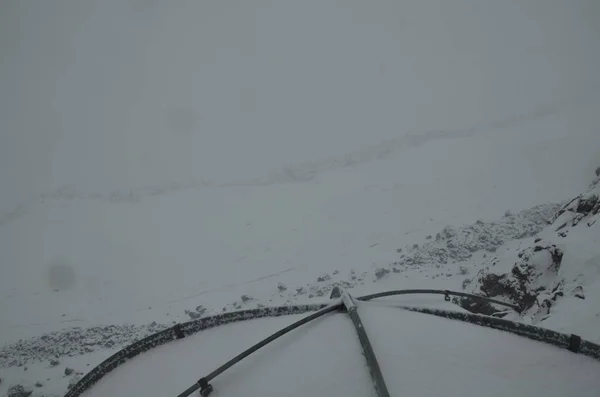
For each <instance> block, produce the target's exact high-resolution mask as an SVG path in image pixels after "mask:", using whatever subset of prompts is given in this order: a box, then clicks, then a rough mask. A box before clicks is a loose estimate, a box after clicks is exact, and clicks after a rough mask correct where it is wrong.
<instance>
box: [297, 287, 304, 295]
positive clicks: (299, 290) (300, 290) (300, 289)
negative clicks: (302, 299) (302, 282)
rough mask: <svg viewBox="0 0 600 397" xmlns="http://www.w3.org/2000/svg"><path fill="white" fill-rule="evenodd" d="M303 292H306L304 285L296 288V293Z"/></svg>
mask: <svg viewBox="0 0 600 397" xmlns="http://www.w3.org/2000/svg"><path fill="white" fill-rule="evenodd" d="M305 293H306V290H305V289H304V287H300V288H296V294H298V295H304V294H305Z"/></svg>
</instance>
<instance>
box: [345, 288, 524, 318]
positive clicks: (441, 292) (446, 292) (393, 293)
mask: <svg viewBox="0 0 600 397" xmlns="http://www.w3.org/2000/svg"><path fill="white" fill-rule="evenodd" d="M410 294H438V295H444V297H446V300H450V299H449V297H450V296H461V297H463V298H471V299H476V300H480V301H484V302H490V303H495V304H497V305H501V306H505V307H510V308H511V309H513V310H514V311H516V312H517V313H519V314H520V313H521V312H522V311H523V310H522V308H521V307H519V306H517V305H513V304H510V303H506V302H502V301H499V300H497V299H492V298H488V297H486V296H481V295H473V294H467V293H465V292H458V291H449V290H443V289H401V290H394V291H384V292H378V293H376V294H370V295H365V296H361V297H358V298H356V299H358V300H359V301H369V300H372V299H376V298H384V297H386V296H396V295H410Z"/></svg>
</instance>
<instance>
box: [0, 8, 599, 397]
mask: <svg viewBox="0 0 600 397" xmlns="http://www.w3.org/2000/svg"><path fill="white" fill-rule="evenodd" d="M599 15H600V9H599V8H598V4H597V2H594V1H590V0H576V1H566V0H524V1H514V2H513V1H503V2H497V1H491V0H489V1H482V0H452V1H448V0H432V1H427V2H423V1H420V0H406V1H402V2H397V1H389V0H376V1H373V2H369V3H368V4H367V3H366V2H362V1H358V0H348V1H344V2H339V1H333V0H309V1H302V2H297V1H296V2H294V1H278V2H269V1H266V0H253V1H242V0H231V1H228V2H225V3H223V2H218V4H217V2H197V1H191V0H174V1H170V2H168V4H167V3H166V2H157V1H138V0H127V1H125V0H106V1H102V2H93V1H82V0H79V1H75V0H56V1H52V2H35V1H27V0H22V1H16V0H8V1H5V2H3V3H2V5H0V49H1V50H2V51H1V53H2V56H1V57H0V183H1V185H0V186H2V187H3V188H2V190H1V191H0V346H4V347H1V348H0V349H1V350H0V367H2V368H0V378H2V379H3V380H4V381H3V382H2V383H0V393H3V392H4V391H5V390H6V388H7V387H8V384H9V383H12V382H20V381H27V380H30V381H32V382H35V381H37V380H40V381H44V379H46V378H48V377H50V379H52V380H51V381H50V382H54V381H55V380H54V376H52V375H48V376H46V374H57V373H59V372H57V371H63V370H64V368H63V367H64V365H69V363H70V362H71V361H70V360H76V361H77V363H79V364H78V365H79V366H78V367H77V368H75V369H76V370H77V371H81V372H85V371H86V368H87V366H86V365H87V364H91V365H94V364H96V363H98V362H99V361H101V360H102V359H103V358H104V357H106V356H107V354H109V352H111V351H113V350H112V349H116V348H118V347H120V346H122V345H123V344H125V343H129V342H130V341H131V340H133V339H135V338H138V337H140V336H142V335H146V334H148V333H151V332H154V331H155V330H157V329H160V328H161V327H165V326H168V325H170V324H171V323H172V322H173V321H177V322H179V321H184V320H187V319H189V318H190V317H192V316H197V315H206V314H210V313H216V312H220V311H222V310H232V309H236V308H243V307H244V308H245V307H256V306H257V305H269V304H282V303H286V302H292V301H294V302H296V301H309V300H323V299H324V298H325V297H326V296H327V295H328V293H329V291H330V288H331V286H332V284H334V283H336V282H337V283H342V284H344V285H346V286H348V287H353V288H354V290H355V291H356V293H357V294H359V293H361V292H370V291H373V290H381V289H383V288H402V287H434V288H452V289H460V288H461V287H462V286H463V283H464V280H465V279H472V278H473V277H474V276H475V274H477V272H478V271H479V270H480V268H481V264H484V265H486V266H487V264H486V263H487V261H488V260H492V258H493V256H492V255H490V251H491V250H492V248H493V250H497V252H498V255H496V256H500V254H502V253H503V252H505V251H506V252H507V256H506V258H509V255H513V254H512V253H514V255H516V253H517V251H518V250H519V245H521V246H522V248H525V247H526V246H527V245H528V244H530V245H531V244H533V241H532V240H533V239H534V237H533V235H535V234H536V233H538V232H539V231H540V230H542V229H543V227H544V226H545V225H544V222H545V221H546V220H547V218H549V217H551V216H552V214H553V212H554V210H555V209H558V208H559V207H560V205H561V204H562V203H564V202H565V201H568V200H570V199H572V198H574V197H575V196H577V195H578V194H580V193H582V192H585V191H586V189H587V187H588V185H589V183H590V180H591V179H590V178H591V176H592V175H593V173H594V170H595V169H596V167H597V166H598V165H599V164H600V127H599V126H600V112H599V110H600V75H599V74H598V73H597V70H600V45H599V44H598V41H597V37H598V33H599V32H598V26H599V24H598V22H600V20H599V18H600V17H599ZM507 210H510V211H511V212H512V213H508V214H507V213H506V211H507ZM447 225H450V226H451V228H450V229H448V228H446V226H447ZM461 228H462V229H461ZM451 230H455V231H456V230H458V231H459V236H461V239H460V241H459V240H458V239H457V240H456V241H455V242H457V243H459V245H460V246H459V247H458V248H456V249H453V248H452V247H448V246H447V244H446V242H447V240H443V246H444V247H446V248H448V252H447V253H446V254H447V255H448V260H447V263H442V264H440V263H439V261H438V262H436V260H437V259H436V260H433V259H432V258H434V259H435V258H439V256H437V255H439V254H440V252H439V248H440V246H435V244H434V245H433V246H432V245H429V246H427V247H430V248H431V247H433V248H436V250H429V251H427V250H423V248H422V247H424V246H425V245H427V244H433V243H435V242H436V241H437V239H436V235H437V234H438V233H442V231H451ZM594 231H597V226H596V228H594V227H590V228H586V229H585V230H583V229H582V228H579V229H577V230H575V229H574V231H573V232H572V233H571V234H570V235H569V237H568V242H569V244H573V245H572V247H573V249H572V251H577V252H579V251H580V250H579V248H581V249H582V250H587V251H586V252H588V251H589V252H588V254H586V255H587V256H586V257H585V258H583V259H585V263H586V265H585V266H587V268H588V269H589V272H588V273H585V274H586V275H588V276H589V275H590V274H591V273H593V272H595V271H597V266H598V262H597V255H598V254H597V253H595V252H596V250H595V248H594V247H596V246H597V245H596V244H597V242H598V240H597V236H596V235H594V234H593V232H594ZM461 233H462V234H461ZM468 233H472V234H473V235H477V236H478V235H479V234H483V235H486V236H487V237H489V239H488V240H487V242H486V243H485V244H483V243H482V244H479V245H478V244H475V245H473V241H472V240H470V239H469V237H468V236H469V234H468ZM477 233H479V234H477ZM542 233H545V232H542ZM430 236H431V237H430ZM523 238H526V239H525V240H522V239H523ZM544 238H546V237H544ZM499 239H501V241H499ZM514 239H517V241H513V242H512V243H511V240H514ZM528 239H529V240H528ZM530 240H531V241H530ZM440 241H442V240H440ZM437 242H438V243H439V241H437ZM414 244H419V246H418V247H415V246H414ZM440 244H441V243H440ZM461 244H462V245H461ZM511 244H512V245H511ZM578 245H580V246H581V247H579V248H578ZM399 249H401V252H398V250H399ZM473 249H474V250H473ZM465 253H468V255H469V256H467V257H465ZM403 255H404V257H403ZM453 255H454V256H453ZM578 258H579V259H581V258H582V257H581V256H576V255H570V254H569V255H567V256H565V260H567V259H568V260H567V262H566V264H564V265H563V266H564V268H572V269H578V267H577V266H578V263H574V262H578ZM593 258H596V259H593ZM408 259H410V260H411V262H410V263H409V262H407V260H408ZM511 260H512V259H507V260H506V263H508V265H507V267H506V269H510V266H511V265H512V263H510V261H511ZM419 262H420V263H419ZM454 262H456V263H454ZM503 263H504V262H503ZM569 263H570V264H569ZM490 266H491V265H490ZM594 269H596V270H594ZM569 277H570V276H569ZM574 277H575V276H574ZM373 282H375V283H373ZM475 284H476V283H474V284H473V285H475ZM595 285H598V284H595ZM574 287H575V286H574ZM584 288H585V289H586V297H588V299H586V300H581V299H579V298H572V299H578V300H577V301H576V303H577V304H578V305H579V306H577V307H579V308H582V310H584V311H585V313H591V311H593V310H596V309H595V308H594V302H593V297H594V296H598V295H597V294H596V295H589V294H594V292H593V291H596V290H597V287H593V286H584ZM590 298H592V299H590ZM596 301H597V300H596ZM561 302H563V303H561ZM582 304H585V305H586V307H585V308H583V306H581V305H582ZM561 305H562V306H561ZM566 306H568V305H567V300H566V299H565V300H564V301H559V302H558V304H557V305H556V306H555V307H554V308H555V309H556V310H557V311H558V310H559V309H560V308H564V307H566ZM569 307H570V306H569ZM560 311H561V312H562V313H570V312H572V310H562V309H561V310H560ZM594 315H596V314H595V312H594V313H591V314H590V316H587V314H586V315H584V316H580V317H577V318H574V317H572V316H573V315H572V314H569V315H567V314H565V315H564V316H566V317H564V318H563V319H559V318H558V317H555V319H554V320H553V317H552V316H551V317H549V318H547V319H545V320H544V321H543V322H542V323H540V325H544V326H548V327H554V328H560V329H565V330H568V331H569V332H580V333H583V334H584V335H585V336H586V337H588V338H593V337H594V335H597V330H598V328H596V327H597V325H598V324H599V323H598V321H594V320H593V318H592V316H594ZM540 320H541V319H540V318H537V319H536V320H535V321H540ZM532 321H533V320H532ZM553 321H554V322H553ZM152 322H156V323H154V324H152ZM124 324H128V325H124ZM590 324H591V325H590ZM109 326H112V327H113V328H107V330H106V331H105V330H104V327H109ZM72 327H80V328H77V329H72ZM90 327H93V328H90ZM41 336H44V337H45V338H46V339H41V338H40V337H41ZM75 337H77V338H81V339H83V340H86V341H87V344H76V343H74V342H73V341H74V339H75ZM20 339H23V341H22V342H20V343H19V342H18V341H19V340H20ZM596 340H597V338H596ZM86 348H87V351H88V353H89V351H90V350H91V351H93V352H94V353H93V354H88V355H84V356H80V355H79V354H80V353H85V352H86ZM65 349H67V350H65ZM69 355H72V357H69ZM54 356H58V357H59V358H58V359H59V360H60V361H61V364H60V365H59V366H56V367H51V368H46V366H49V365H50V364H49V360H50V358H52V357H54ZM40 360H42V361H40ZM25 362H28V364H27V365H28V366H29V368H28V371H25V370H24V369H23V368H24V366H25V364H24V363H25ZM36 363H37V364H36ZM19 365H22V366H19ZM73 365H74V364H73ZM33 366H37V367H39V368H42V369H40V371H41V372H39V375H38V373H34V372H33V369H32V368H34V367H33ZM37 367H36V368H37ZM59 379H60V380H56V382H57V383H55V386H53V387H55V388H54V389H53V390H55V392H56V393H62V392H64V390H65V389H64V388H65V387H66V384H63V383H64V382H66V381H67V380H65V379H67V378H62V377H60V376H59ZM61 382H62V383H61ZM44 383H48V382H44ZM47 387H48V386H46V387H45V388H40V390H41V392H44V393H47V392H48V390H49V389H48V388H47ZM61 388H62V389H61ZM36 393H37V392H36Z"/></svg>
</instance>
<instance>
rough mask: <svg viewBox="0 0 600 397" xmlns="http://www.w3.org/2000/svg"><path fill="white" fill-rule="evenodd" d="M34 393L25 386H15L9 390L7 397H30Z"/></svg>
mask: <svg viewBox="0 0 600 397" xmlns="http://www.w3.org/2000/svg"><path fill="white" fill-rule="evenodd" d="M31 393H33V390H32V389H30V388H26V387H25V386H23V385H15V386H11V387H9V388H8V393H6V397H29V396H30V395H31Z"/></svg>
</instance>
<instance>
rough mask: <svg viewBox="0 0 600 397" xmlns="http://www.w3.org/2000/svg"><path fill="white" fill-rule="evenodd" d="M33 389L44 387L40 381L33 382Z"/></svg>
mask: <svg viewBox="0 0 600 397" xmlns="http://www.w3.org/2000/svg"><path fill="white" fill-rule="evenodd" d="M35 387H44V384H43V383H42V382H40V381H37V382H35Z"/></svg>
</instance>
